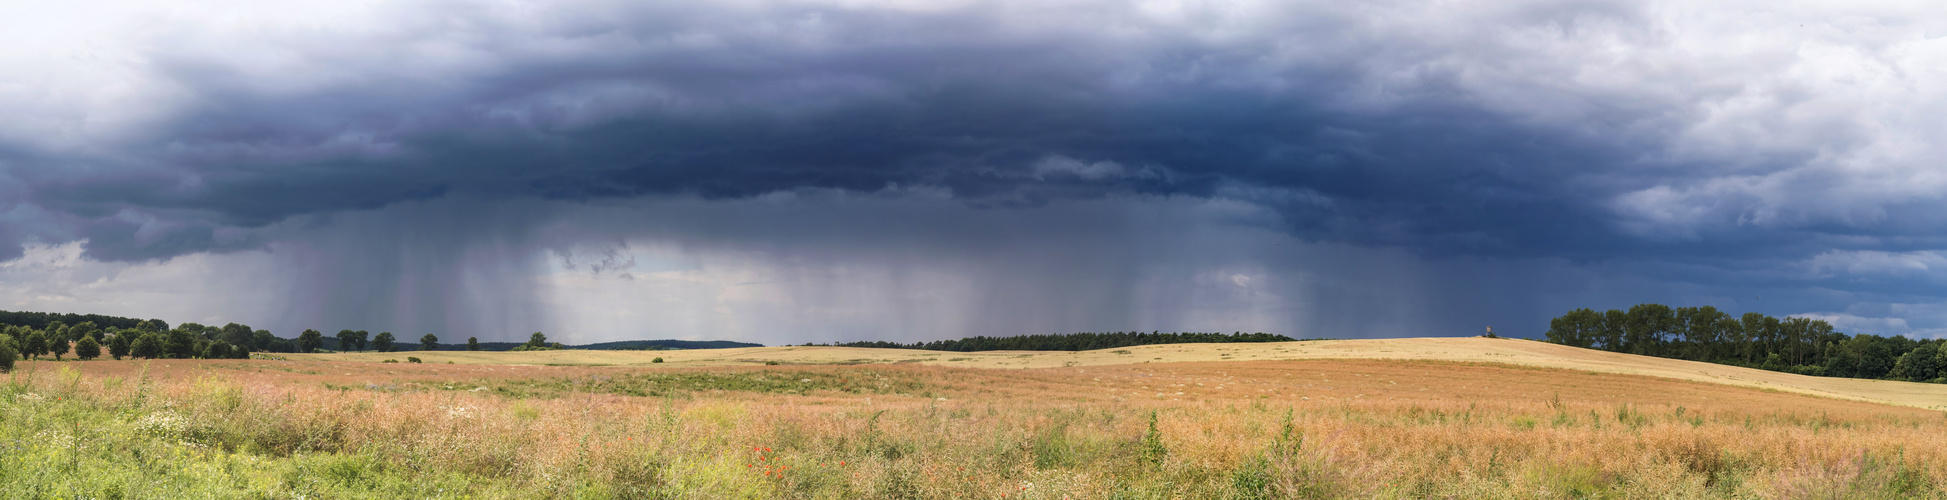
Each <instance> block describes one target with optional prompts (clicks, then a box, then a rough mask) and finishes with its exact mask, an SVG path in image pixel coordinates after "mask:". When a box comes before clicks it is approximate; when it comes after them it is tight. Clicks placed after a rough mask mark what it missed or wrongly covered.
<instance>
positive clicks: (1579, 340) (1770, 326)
mask: <svg viewBox="0 0 1947 500" xmlns="http://www.w3.org/2000/svg"><path fill="white" fill-rule="evenodd" d="M1547 340H1548V341H1549V342H1553V343H1557V344H1564V345H1571V346H1576V347H1586V348H1590V349H1601V350H1604V351H1614V352H1622V353H1629V354H1640V355H1644V356H1656V357H1660V358H1673V359H1687V360H1691V361H1704V362H1710V363H1718V364H1726V365H1735V366H1744V367H1750V368H1759V369H1764V370H1772V371H1781V372H1790V373H1797V374H1801V375H1815V376H1824V377H1849V378H1868V379H1886V380H1905V381H1912V382H1934V383H1947V378H1942V377H1947V349H1943V348H1942V345H1941V344H1942V341H1941V340H1914V339H1909V338H1906V337H1905V336H1900V335H1895V336H1892V337H1881V336H1878V335H1868V334H1860V335H1847V334H1845V333H1841V332H1835V331H1833V330H1832V325H1831V324H1828V323H1826V322H1825V321H1824V320H1818V319H1812V318H1796V317H1787V318H1785V319H1782V320H1781V319H1778V318H1774V317H1771V316H1766V315H1764V314H1760V313H1755V312H1750V313H1744V315H1743V316H1736V317H1733V316H1731V315H1730V314H1729V313H1725V312H1723V311H1719V310H1717V308H1715V307H1711V306H1702V307H1677V308H1672V307H1670V306H1666V305H1662V304H1638V305H1636V306H1633V307H1630V308H1629V310H1628V311H1622V310H1616V309H1610V310H1608V311H1604V312H1596V311H1595V310H1593V309H1588V308H1582V309H1576V310H1573V311H1569V312H1568V314H1564V315H1562V316H1561V317H1559V318H1555V319H1553V320H1551V321H1549V322H1548V334H1547Z"/></svg>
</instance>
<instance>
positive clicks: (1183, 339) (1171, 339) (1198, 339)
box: [831, 332, 1297, 352]
mask: <svg viewBox="0 0 1947 500" xmlns="http://www.w3.org/2000/svg"><path fill="white" fill-rule="evenodd" d="M1293 340H1297V339H1293V338H1291V337H1286V336H1283V335H1273V334H1269V333H1242V332H1238V333H1229V334H1225V333H1200V332H1173V333H1161V332H1150V333H1142V332H1113V333H1093V332H1083V333H1057V334H1052V335H1016V336H1013V337H985V336H982V337H968V338H964V339H959V340H935V341H932V342H915V343H911V344H901V343H898V342H885V341H870V342H844V343H838V344H831V345H834V346H838V347H876V348H885V349H923V350H928V351H956V352H973V351H1092V350H1096V349H1113V348H1117V347H1130V346H1139V345H1150V344H1217V343H1229V342H1291V341H1293Z"/></svg>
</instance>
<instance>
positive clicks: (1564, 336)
mask: <svg viewBox="0 0 1947 500" xmlns="http://www.w3.org/2000/svg"><path fill="white" fill-rule="evenodd" d="M1601 334H1602V315H1601V314H1599V313H1596V312H1595V310H1593V309H1589V308H1587V307H1584V308H1581V309H1576V310H1573V311H1569V312H1568V314H1564V315H1562V317H1559V318H1555V319H1553V320H1549V322H1548V333H1547V337H1548V341H1549V342H1554V343H1557V344H1562V345H1570V346H1575V347H1582V348H1588V347H1593V346H1595V342H1596V340H1597V337H1598V336H1600V335H1601Z"/></svg>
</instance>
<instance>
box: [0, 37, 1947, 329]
mask: <svg viewBox="0 0 1947 500" xmlns="http://www.w3.org/2000/svg"><path fill="white" fill-rule="evenodd" d="M1943 37H1947V11H1943V10H1941V9H1939V8H1938V6H1937V5H1936V4H1933V3H1931V2H1791V1H1778V0H1766V1H1745V2H1739V1H1723V2H1617V1H1602V0H1583V1H1557V2H1525V1H1507V0H1496V1H1480V2H1471V1H1459V2H1454V1H1439V2H1431V1H1376V2H1343V1H1303V0H1300V1H1290V0H1280V1H1271V2H1223V1H1183V2H1169V1H1148V2H1141V1H1049V0H1032V1H1019V2H997V1H951V0H948V1H939V0H925V1H905V0H892V1H749V2H743V1H725V2H660V3H657V2H636V1H620V0H574V1H558V2H519V1H476V0H466V1H460V0H452V1H355V0H332V1H303V0H300V1H289V2H257V1H235V2H220V1H210V2H194V3H193V5H184V4H183V3H181V2H160V3H158V2H134V1H127V2H114V1H69V2H6V3H0V309H7V310H35V311H58V312H92V313H102V314H113V315H128V316H139V317H145V318H148V317H154V318H162V319H165V320H168V321H171V322H172V323H180V322H190V321H194V322H202V323H210V324H222V323H227V322H232V321H235V322H241V323H246V324H250V325H253V326H256V327H259V328H268V329H271V330H272V331H274V332H276V333H278V334H280V335H283V336H287V337H289V336H293V335H295V334H296V333H297V331H299V330H302V329H305V328H317V329H320V330H325V331H336V330H338V329H343V328H350V329H364V330H370V331H374V332H377V331H394V332H398V333H400V334H402V335H404V336H405V338H414V337H416V336H417V335H419V334H421V333H425V332H430V333H436V334H439V335H441V336H442V337H444V338H447V339H449V340H451V339H458V338H464V337H466V336H478V337H480V338H481V339H482V340H514V339H522V338H525V337H526V335H527V333H529V332H532V331H536V330H541V331H546V332H548V333H549V334H550V337H551V338H555V339H559V340H563V341H568V342H574V343H579V342H596V341H605V340H620V339H635V338H682V339H728V340H743V341H754V342H762V343H766V344H782V343H798V342H829V341H843V340H867V339H884V340H930V339H940V338H954V337H960V336H968V335H1013V334H1030V333H1051V332H1074V331H1118V330H1143V331H1148V330H1165V331H1169V330H1184V331H1238V330H1242V331H1264V332H1274V333H1281V334H1285V335H1290V336H1293V337H1307V338H1309V337H1335V338H1357V337H1393V336H1451V335H1474V334H1478V333H1479V332H1480V331H1481V329H1482V328H1483V327H1485V326H1488V325H1493V326H1495V327H1496V332H1497V333H1503V334H1511V335H1520V336H1538V335H1539V334H1540V333H1541V332H1542V331H1543V330H1545V329H1546V328H1547V320H1548V319H1549V318H1550V317H1553V316H1556V315H1559V314H1561V313H1562V312H1565V311H1567V310H1569V309H1572V308H1577V307H1595V308H1598V309H1606V308H1626V307H1628V306H1629V305H1632V304H1636V303H1640V302H1660V303H1665V304H1670V305H1678V306H1691V305H1714V306H1717V307H1719V308H1721V309H1725V310H1728V311H1730V312H1732V313H1734V314H1737V313H1742V312H1746V311H1757V312H1763V313H1767V314H1772V315H1778V316H1784V315H1800V316H1814V317H1819V318H1824V319H1828V320H1831V321H1833V322H1834V324H1835V325H1837V326H1838V327H1839V328H1840V329H1841V330H1843V331H1847V332H1852V333H1877V334H1905V335H1910V336H1918V337H1940V336H1943V335H1947V163H1944V162H1943V160H1947V120H1943V119H1942V117H1943V116H1947V74H1944V73H1947V38H1943Z"/></svg>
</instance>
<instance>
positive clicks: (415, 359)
mask: <svg viewBox="0 0 1947 500" xmlns="http://www.w3.org/2000/svg"><path fill="white" fill-rule="evenodd" d="M406 362H407V363H424V362H425V361H420V360H419V358H415V357H412V356H406Z"/></svg>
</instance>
